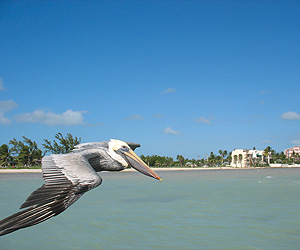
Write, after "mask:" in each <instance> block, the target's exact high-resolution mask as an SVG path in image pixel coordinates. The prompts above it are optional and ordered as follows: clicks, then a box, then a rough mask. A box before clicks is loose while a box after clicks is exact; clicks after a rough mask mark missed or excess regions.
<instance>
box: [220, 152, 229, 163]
mask: <svg viewBox="0 0 300 250" xmlns="http://www.w3.org/2000/svg"><path fill="white" fill-rule="evenodd" d="M219 154H220V155H221V160H222V165H223V163H224V158H225V156H226V155H227V150H224V151H222V150H219Z"/></svg>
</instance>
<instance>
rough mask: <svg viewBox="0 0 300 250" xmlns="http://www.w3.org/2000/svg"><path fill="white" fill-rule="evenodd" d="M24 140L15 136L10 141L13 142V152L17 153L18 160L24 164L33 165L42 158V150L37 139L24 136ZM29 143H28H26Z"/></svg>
mask: <svg viewBox="0 0 300 250" xmlns="http://www.w3.org/2000/svg"><path fill="white" fill-rule="evenodd" d="M23 139H24V142H22V141H17V140H16V139H15V138H14V139H13V140H11V141H10V142H9V144H12V145H13V147H12V152H13V153H14V154H16V158H17V161H18V162H19V163H21V164H22V165H24V166H28V167H30V166H32V165H34V164H36V162H37V161H40V160H41V159H42V153H43V152H42V150H40V149H39V148H38V146H37V143H36V142H35V141H32V140H30V139H28V138H27V137H25V136H23ZM26 144H27V145H26Z"/></svg>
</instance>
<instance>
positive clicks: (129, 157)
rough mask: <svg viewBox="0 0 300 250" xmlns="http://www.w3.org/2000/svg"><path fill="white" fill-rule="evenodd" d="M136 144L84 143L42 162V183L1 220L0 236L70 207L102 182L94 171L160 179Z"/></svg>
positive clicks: (113, 142)
mask: <svg viewBox="0 0 300 250" xmlns="http://www.w3.org/2000/svg"><path fill="white" fill-rule="evenodd" d="M137 147H140V145H139V144H137V143H130V142H124V141H120V140H114V139H112V140H110V141H103V142H92V143H83V144H79V145H77V146H76V147H75V149H74V150H73V151H72V152H71V153H68V154H53V155H50V156H45V157H43V159H42V173H43V178H44V181H45V184H44V185H43V186H41V187H40V188H38V189H37V190H35V191H34V192H33V193H32V194H31V195H30V196H29V197H28V198H27V200H26V201H25V202H24V203H23V204H22V205H21V207H20V209H23V208H26V209H25V210H22V211H20V212H18V213H15V214H13V215H11V216H9V217H7V218H5V219H3V220H2V221H0V236H1V235H5V234H9V233H12V232H14V231H16V230H19V229H21V228H25V227H29V226H33V225H36V224H38V223H41V222H43V221H45V220H48V219H50V218H51V217H53V216H56V215H58V214H60V213H61V212H63V211H64V210H66V209H67V208H68V207H70V206H71V205H72V204H73V203H74V202H75V201H77V200H78V199H79V198H80V197H81V196H82V195H83V194H84V193H85V192H87V191H89V190H91V189H93V188H95V187H98V186H99V185H100V184H101V183H102V179H101V177H100V176H99V175H98V173H97V172H101V171H121V170H124V169H125V168H126V167H129V166H130V167H133V168H134V169H136V170H137V171H139V172H141V173H143V174H145V175H147V176H150V177H153V178H155V179H158V180H161V178H160V177H159V176H158V175H157V174H156V173H155V172H154V171H153V170H151V169H150V167H148V166H147V165H146V164H145V163H144V162H143V161H142V160H141V159H140V158H139V157H138V156H137V155H136V154H135V153H134V152H133V151H134V150H135V148H137Z"/></svg>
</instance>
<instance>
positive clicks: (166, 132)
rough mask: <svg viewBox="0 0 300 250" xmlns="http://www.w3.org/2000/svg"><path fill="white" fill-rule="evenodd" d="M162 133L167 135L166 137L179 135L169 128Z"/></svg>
mask: <svg viewBox="0 0 300 250" xmlns="http://www.w3.org/2000/svg"><path fill="white" fill-rule="evenodd" d="M164 133H165V134H168V135H179V134H180V132H179V131H176V130H174V129H171V128H170V127H166V128H165V130H164Z"/></svg>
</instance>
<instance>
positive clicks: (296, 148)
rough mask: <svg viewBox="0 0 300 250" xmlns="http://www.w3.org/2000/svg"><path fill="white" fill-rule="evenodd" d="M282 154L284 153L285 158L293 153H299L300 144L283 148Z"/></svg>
mask: <svg viewBox="0 0 300 250" xmlns="http://www.w3.org/2000/svg"><path fill="white" fill-rule="evenodd" d="M284 154H285V155H286V157H287V158H291V157H292V156H293V154H299V155H300V146H294V147H292V148H288V149H285V150H284Z"/></svg>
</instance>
